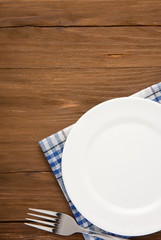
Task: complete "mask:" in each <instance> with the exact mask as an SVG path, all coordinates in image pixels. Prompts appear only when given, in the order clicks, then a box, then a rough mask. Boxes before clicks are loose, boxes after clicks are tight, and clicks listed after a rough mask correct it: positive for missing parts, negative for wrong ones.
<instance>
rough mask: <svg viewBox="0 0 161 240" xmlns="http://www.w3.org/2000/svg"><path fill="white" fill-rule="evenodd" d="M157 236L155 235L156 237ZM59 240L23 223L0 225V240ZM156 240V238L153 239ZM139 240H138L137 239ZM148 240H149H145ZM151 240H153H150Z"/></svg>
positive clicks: (77, 239)
mask: <svg viewBox="0 0 161 240" xmlns="http://www.w3.org/2000/svg"><path fill="white" fill-rule="evenodd" d="M156 236H157V235H156ZM24 239H25V240H31V239H32V240H37V239H39V240H51V239H52V240H61V239H64V237H62V236H59V235H54V234H51V233H48V232H45V231H41V230H38V229H34V228H31V227H29V226H26V225H25V224H24V223H0V240H24ZM65 239H67V240H83V239H84V238H83V237H82V235H81V234H74V235H71V236H68V237H65ZM155 239H156V240H158V238H155ZM138 240H139V239H138ZM145 240H150V239H145ZM151 240H153V238H151Z"/></svg>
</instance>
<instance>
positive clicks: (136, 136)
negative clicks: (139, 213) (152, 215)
mask: <svg viewBox="0 0 161 240" xmlns="http://www.w3.org/2000/svg"><path fill="white" fill-rule="evenodd" d="M153 142H155V144H151V143H153ZM160 143H161V132H159V131H158V129H155V128H154V127H153V124H151V123H146V122H144V123H143V122H142V121H141V120H140V121H139V120H136V121H135V120H126V119H125V121H116V122H115V123H114V124H111V126H110V127H109V126H108V127H104V128H101V129H100V130H99V131H98V134H97V135H95V138H94V139H92V141H91V144H89V148H88V151H87V154H86V158H85V161H86V164H87V168H86V170H85V171H86V174H85V175H84V178H86V179H85V181H86V182H88V184H89V191H92V194H93V196H94V197H96V198H97V197H98V200H99V201H101V203H102V204H106V203H109V204H112V205H115V206H117V207H118V208H121V209H129V210H130V209H135V210H136V209H137V208H138V209H139V208H143V207H148V208H149V207H152V208H153V207H154V206H155V205H156V204H157V203H158V201H160V198H161V191H160V189H158V190H157V191H156V189H155V186H158V181H159V182H161V174H160V161H161V159H160V155H159V151H158V149H160ZM98 149H99V151H98ZM87 178H88V180H87Z"/></svg>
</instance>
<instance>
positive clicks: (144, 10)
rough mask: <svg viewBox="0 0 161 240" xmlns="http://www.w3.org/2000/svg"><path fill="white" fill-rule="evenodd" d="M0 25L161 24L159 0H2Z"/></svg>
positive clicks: (0, 2)
mask: <svg viewBox="0 0 161 240" xmlns="http://www.w3.org/2000/svg"><path fill="white" fill-rule="evenodd" d="M0 9H1V14H0V26H3V27H4V26H26V25H30V26H89V25H90V26H96V25H97V26H102V25H103V26H114V25H115V26H117V25H161V14H160V12H161V1H160V0H142V1H138V0H132V1H128V0H122V1H115V0H106V1H100V0H87V1H85V0H79V1H74V0H67V1H60V0H59V1H58V0H55V1H52V0H47V1H42V0H37V1H33V0H25V1H21V0H18V1H12V0H8V1H3V0H1V1H0Z"/></svg>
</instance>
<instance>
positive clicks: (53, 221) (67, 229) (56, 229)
mask: <svg viewBox="0 0 161 240" xmlns="http://www.w3.org/2000/svg"><path fill="white" fill-rule="evenodd" d="M29 210H30V211H34V212H38V213H43V214H46V215H49V216H52V217H49V216H44V215H38V214H33V213H28V214H29V215H31V216H34V217H37V218H43V219H45V220H49V221H42V220H37V219H32V218H26V220H29V221H32V222H36V223H41V224H43V225H48V226H51V227H47V226H43V225H37V224H31V223H25V224H26V225H28V226H31V227H34V228H38V229H41V230H44V231H47V232H51V233H54V234H58V235H62V236H69V235H72V234H74V233H84V234H89V235H92V236H94V237H98V238H102V239H105V240H123V239H124V238H122V237H114V236H111V235H108V234H103V233H100V232H95V231H91V230H89V229H86V228H82V227H80V226H79V225H78V224H77V223H76V221H75V220H74V218H72V217H71V216H69V215H67V214H64V213H60V212H54V211H48V210H41V209H34V208H29Z"/></svg>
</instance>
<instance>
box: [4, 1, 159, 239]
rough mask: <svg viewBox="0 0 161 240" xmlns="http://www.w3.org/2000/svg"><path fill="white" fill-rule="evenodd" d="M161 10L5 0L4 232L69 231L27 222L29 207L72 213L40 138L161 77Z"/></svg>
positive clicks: (155, 5) (149, 4)
mask: <svg viewBox="0 0 161 240" xmlns="http://www.w3.org/2000/svg"><path fill="white" fill-rule="evenodd" d="M160 12H161V1H160V0H142V1H138V0H131V1H128V0H122V1H120V0H118V1H115V0H106V1H101V0H87V1H85V0H79V1H73V0H66V1H60V0H47V1H44V0H37V1H33V0H24V1H22V0H16V1H11V0H7V1H5V0H0V113H1V117H0V133H1V134H0V202H1V205H0V214H1V218H0V240H11V239H12V240H17V239H18V240H21V239H23V240H29V239H33V240H36V239H40V240H45V239H47V240H48V239H50V238H52V239H55V240H60V239H62V240H63V239H64V237H61V236H57V235H50V234H49V233H46V232H43V231H40V230H35V229H32V228H30V227H27V226H25V225H24V221H25V217H27V209H28V207H35V208H42V209H43V208H44V209H54V210H57V211H63V212H65V213H68V214H71V210H70V209H69V206H68V204H67V202H66V200H65V197H64V195H63V193H62V192H61V189H60V187H59V185H58V183H57V181H56V179H55V178H54V176H53V173H52V172H51V169H50V167H49V165H48V163H47V161H46V159H45V158H44V156H43V153H42V152H41V150H40V148H39V145H38V141H39V140H40V139H42V138H44V137H46V136H48V135H51V134H53V133H55V132H57V131H59V130H60V129H62V128H65V127H67V126H69V125H71V124H73V123H74V122H75V121H76V120H77V119H78V118H79V117H80V116H81V115H82V114H83V113H85V112H86V111H87V110H88V109H90V108H91V107H93V106H95V105H96V104H98V103H100V102H102V101H105V100H107V99H111V98H116V97H122V96H129V95H131V94H133V93H135V92H137V91H140V90H142V89H143V88H146V87H148V86H150V85H152V84H155V83H157V82H160V79H161V77H160V76H161V28H160V26H161V14H160ZM67 239H71V240H72V239H73V240H74V239H76V240H81V239H83V238H82V235H80V234H77V235H73V236H70V237H68V238H67ZM135 239H137V240H141V239H145V240H154V239H155V240H161V232H159V233H156V234H152V235H148V236H145V237H137V238H134V240H135Z"/></svg>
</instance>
